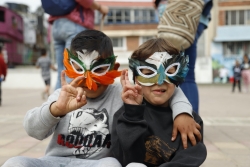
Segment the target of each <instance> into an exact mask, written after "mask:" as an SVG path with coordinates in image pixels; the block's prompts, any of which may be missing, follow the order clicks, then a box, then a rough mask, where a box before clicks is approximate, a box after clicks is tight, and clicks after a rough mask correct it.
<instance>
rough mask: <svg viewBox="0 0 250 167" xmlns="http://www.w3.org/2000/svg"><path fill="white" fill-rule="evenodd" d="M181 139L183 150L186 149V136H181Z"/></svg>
mask: <svg viewBox="0 0 250 167" xmlns="http://www.w3.org/2000/svg"><path fill="white" fill-rule="evenodd" d="M181 139H182V144H183V148H184V149H186V148H187V135H186V134H181Z"/></svg>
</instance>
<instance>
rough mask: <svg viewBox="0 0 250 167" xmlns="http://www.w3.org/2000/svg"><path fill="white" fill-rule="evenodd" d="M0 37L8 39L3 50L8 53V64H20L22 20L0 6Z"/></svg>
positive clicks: (17, 15)
mask: <svg viewBox="0 0 250 167" xmlns="http://www.w3.org/2000/svg"><path fill="white" fill-rule="evenodd" d="M0 27H1V28H0V36H2V37H4V38H7V39H9V40H10V41H11V42H8V43H6V44H5V45H6V46H5V48H6V50H7V53H8V64H9V65H10V66H12V65H14V64H20V63H22V47H23V19H22V17H21V16H20V15H19V14H17V13H15V12H13V11H12V10H10V9H8V8H5V7H3V6H0Z"/></svg>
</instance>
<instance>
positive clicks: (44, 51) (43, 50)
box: [41, 48, 47, 56]
mask: <svg viewBox="0 0 250 167" xmlns="http://www.w3.org/2000/svg"><path fill="white" fill-rule="evenodd" d="M46 54H47V50H46V49H45V48H42V49H41V55H42V56H44V55H46Z"/></svg>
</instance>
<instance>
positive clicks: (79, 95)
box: [76, 87, 84, 102]
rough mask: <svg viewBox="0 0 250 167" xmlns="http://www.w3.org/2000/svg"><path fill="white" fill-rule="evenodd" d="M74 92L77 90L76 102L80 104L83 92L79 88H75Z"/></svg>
mask: <svg viewBox="0 0 250 167" xmlns="http://www.w3.org/2000/svg"><path fill="white" fill-rule="evenodd" d="M76 90H77V95H76V100H77V101H78V102H80V101H81V99H82V96H83V95H84V90H83V88H80V87H77V89H76Z"/></svg>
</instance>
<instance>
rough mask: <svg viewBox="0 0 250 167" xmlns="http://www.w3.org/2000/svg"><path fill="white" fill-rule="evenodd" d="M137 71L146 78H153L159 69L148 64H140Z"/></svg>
mask: <svg viewBox="0 0 250 167" xmlns="http://www.w3.org/2000/svg"><path fill="white" fill-rule="evenodd" d="M137 72H138V74H139V75H140V76H142V77H144V78H151V77H153V76H155V75H157V71H156V70H155V69H153V68H152V67H148V66H139V67H137Z"/></svg>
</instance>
